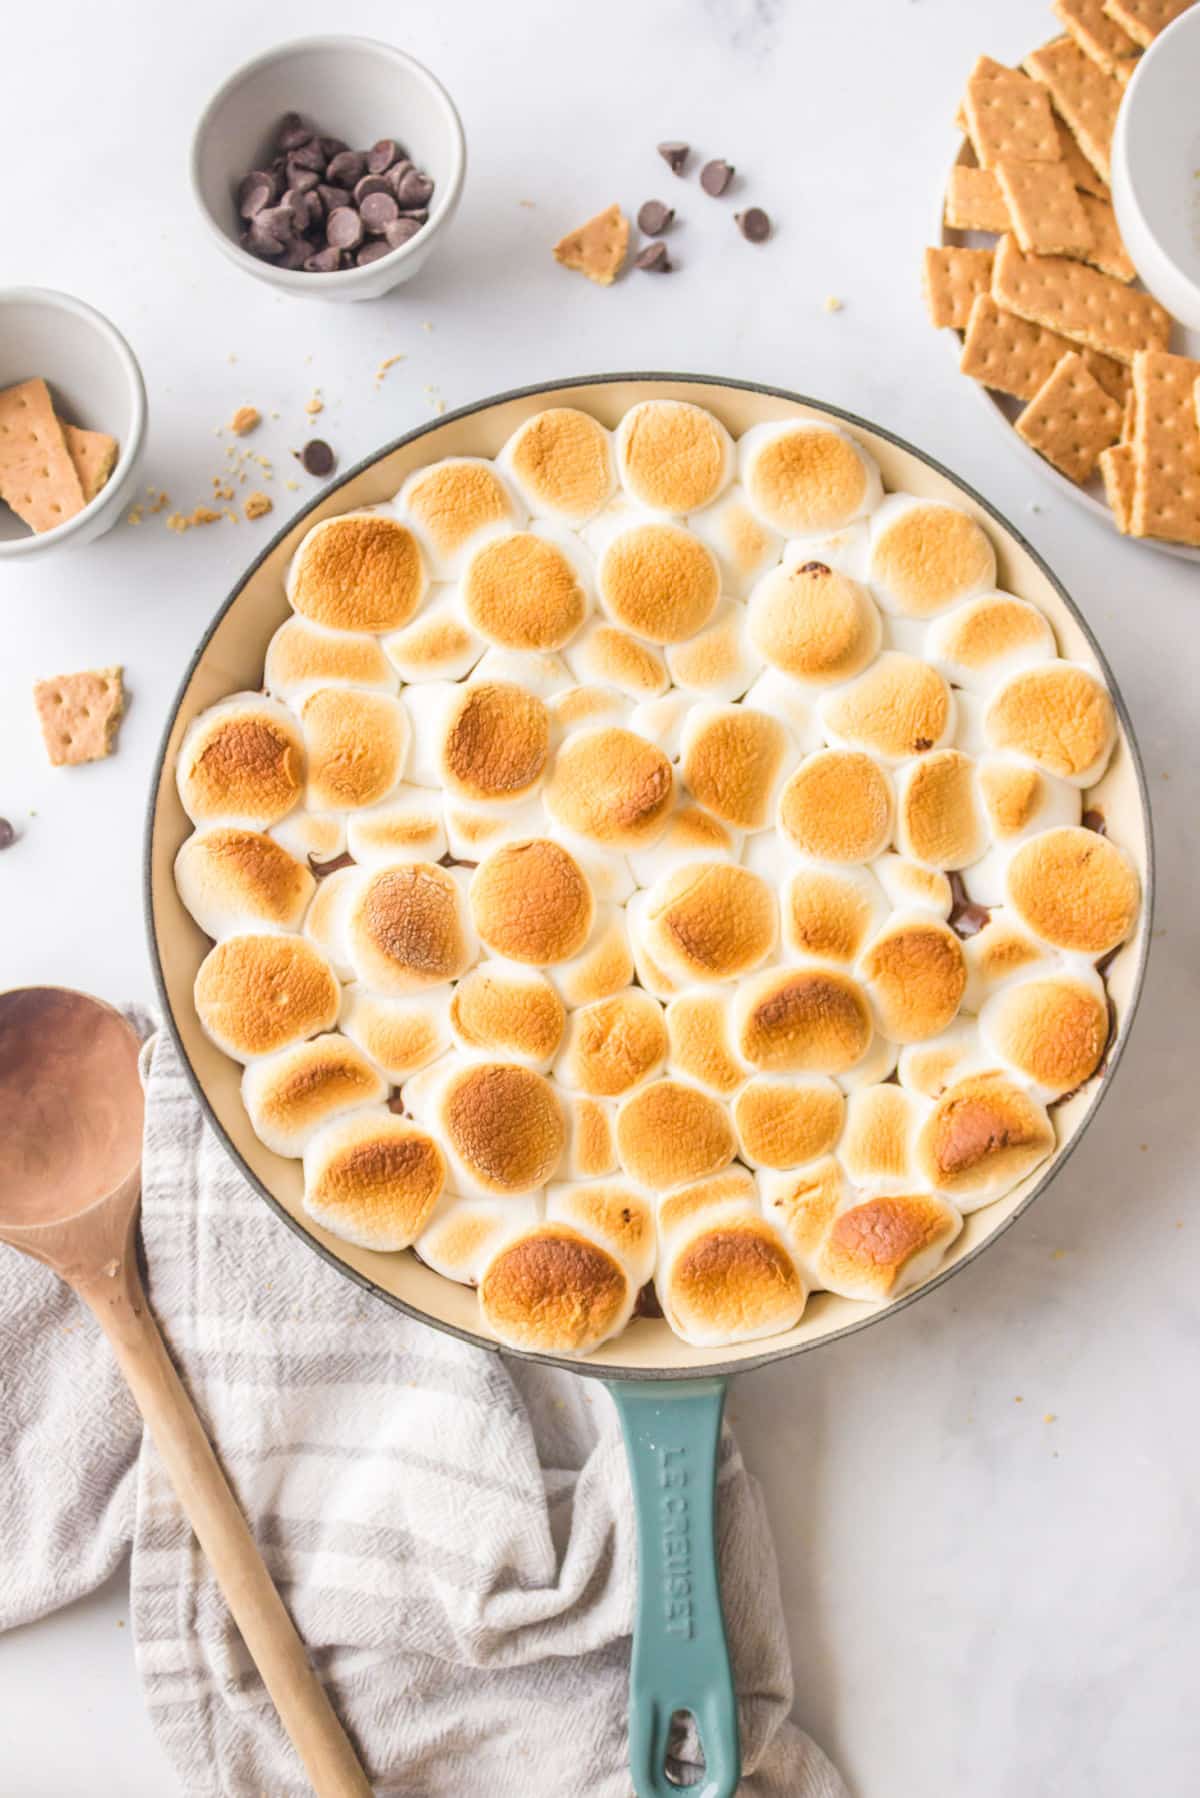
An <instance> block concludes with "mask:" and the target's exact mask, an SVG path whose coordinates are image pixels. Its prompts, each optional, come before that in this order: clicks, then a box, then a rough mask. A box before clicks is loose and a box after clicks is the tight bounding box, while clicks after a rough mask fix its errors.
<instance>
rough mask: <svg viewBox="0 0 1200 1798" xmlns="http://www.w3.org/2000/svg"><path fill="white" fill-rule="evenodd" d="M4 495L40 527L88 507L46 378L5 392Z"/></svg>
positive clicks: (0, 443)
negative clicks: (85, 506)
mask: <svg viewBox="0 0 1200 1798" xmlns="http://www.w3.org/2000/svg"><path fill="white" fill-rule="evenodd" d="M0 499H3V500H6V501H7V502H8V504H9V505H10V506H11V507H12V509H13V511H14V512H15V513H16V514H17V517H18V518H21V519H24V521H25V523H26V524H27V525H29V526H30V528H31V529H32V530H34V531H37V532H41V531H52V530H54V529H55V527H56V526H57V525H60V524H65V523H66V522H67V519H68V518H74V516H75V514H76V512H82V511H83V505H84V500H83V488H82V486H81V485H80V482H79V476H78V475H77V474H76V472H75V464H74V463H73V462H72V460H71V455H70V451H69V450H68V449H67V440H66V438H65V437H64V436H63V429H62V426H61V424H60V423H59V422H58V419H57V417H56V416H55V412H54V406H53V403H52V402H51V399H50V391H49V389H48V388H47V386H46V383H45V382H44V381H42V380H33V381H22V382H21V383H20V385H19V386H16V387H9V388H6V390H5V391H4V392H3V393H0Z"/></svg>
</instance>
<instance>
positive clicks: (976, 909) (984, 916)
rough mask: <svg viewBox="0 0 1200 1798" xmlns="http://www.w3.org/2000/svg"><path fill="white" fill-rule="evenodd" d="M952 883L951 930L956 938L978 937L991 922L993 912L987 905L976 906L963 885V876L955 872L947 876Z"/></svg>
mask: <svg viewBox="0 0 1200 1798" xmlns="http://www.w3.org/2000/svg"><path fill="white" fill-rule="evenodd" d="M947 879H948V880H949V882H950V920H949V922H950V928H951V930H953V931H954V933H955V935H956V936H961V937H968V936H978V935H979V932H980V931H981V930H982V929H983V927H984V925H985V924H987V923H989V922H990V921H991V916H992V914H991V912H990V911H989V910H988V908H987V906H986V905H976V903H975V901H974V900H973V899H972V898H970V897H969V895H968V893H967V889H966V887H965V886H964V885H963V878H962V875H961V874H959V873H958V872H957V871H955V872H954V873H953V874H949V875H947Z"/></svg>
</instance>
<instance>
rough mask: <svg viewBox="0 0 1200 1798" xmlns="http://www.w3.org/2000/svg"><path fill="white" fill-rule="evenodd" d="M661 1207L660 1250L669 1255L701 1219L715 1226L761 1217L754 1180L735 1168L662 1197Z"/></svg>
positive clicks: (658, 1202) (659, 1221)
mask: <svg viewBox="0 0 1200 1798" xmlns="http://www.w3.org/2000/svg"><path fill="white" fill-rule="evenodd" d="M657 1207H658V1240H659V1244H660V1249H661V1250H662V1251H663V1252H669V1251H670V1249H672V1248H673V1247H674V1246H675V1244H676V1242H677V1241H679V1240H680V1239H681V1238H682V1237H683V1236H686V1235H689V1234H690V1233H691V1232H692V1231H693V1230H694V1229H695V1227H696V1224H697V1221H698V1220H699V1219H701V1218H703V1220H704V1222H705V1223H706V1224H715V1223H718V1222H724V1221H726V1220H728V1219H729V1218H739V1217H757V1216H758V1189H757V1187H756V1186H755V1183H754V1176H753V1175H752V1174H751V1173H749V1172H748V1171H747V1169H746V1168H744V1167H739V1166H737V1165H736V1164H735V1165H734V1166H733V1167H727V1168H725V1169H724V1171H723V1172H722V1173H719V1174H710V1175H709V1177H708V1178H707V1179H706V1180H697V1181H696V1182H695V1183H694V1184H693V1185H691V1186H682V1187H679V1188H677V1189H676V1191H674V1192H668V1193H662V1194H660V1195H659V1196H658V1199H657ZM660 1258H661V1256H660Z"/></svg>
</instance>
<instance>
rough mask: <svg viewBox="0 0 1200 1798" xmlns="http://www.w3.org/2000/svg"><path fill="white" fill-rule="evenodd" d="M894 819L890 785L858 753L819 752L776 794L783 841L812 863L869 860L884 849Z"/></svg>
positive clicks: (879, 770) (875, 766)
mask: <svg viewBox="0 0 1200 1798" xmlns="http://www.w3.org/2000/svg"><path fill="white" fill-rule="evenodd" d="M893 815H894V802H893V798H892V783H891V781H890V780H889V779H888V776H887V775H886V774H885V772H884V770H883V769H882V768H881V767H880V766H879V763H878V762H876V761H873V760H872V759H871V757H870V756H869V755H866V754H864V753H863V751H862V750H854V749H822V750H818V752H817V753H816V754H815V755H810V756H809V757H808V758H807V759H806V760H805V761H803V762H801V764H800V766H799V767H798V768H797V769H796V771H795V773H794V774H792V775H791V777H790V778H789V780H788V782H787V785H786V786H785V787H784V789H783V791H782V793H781V794H780V795H779V828H780V831H781V832H782V834H783V838H784V841H785V842H787V843H788V844H790V845H791V847H792V848H793V849H797V850H799V852H800V853H801V854H802V855H809V856H812V858H813V860H814V861H823V862H840V863H851V862H869V861H872V860H873V859H874V858H875V856H877V855H878V854H879V853H880V852H881V850H883V849H884V848H886V846H887V843H888V840H889V838H890V837H891V834H892V818H893Z"/></svg>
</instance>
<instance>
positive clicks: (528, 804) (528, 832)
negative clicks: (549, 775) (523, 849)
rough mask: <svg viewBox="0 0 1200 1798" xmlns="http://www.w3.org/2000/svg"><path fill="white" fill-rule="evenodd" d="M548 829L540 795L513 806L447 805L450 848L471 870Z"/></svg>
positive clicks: (452, 800) (459, 802) (447, 834)
mask: <svg viewBox="0 0 1200 1798" xmlns="http://www.w3.org/2000/svg"><path fill="white" fill-rule="evenodd" d="M545 828H546V814H545V812H544V811H543V809H542V802H541V800H540V799H539V798H538V797H537V795H536V794H535V795H534V796H533V797H532V798H531V799H524V800H522V801H521V803H520V804H519V805H512V806H508V805H464V804H463V803H462V801H461V800H456V799H450V800H447V802H446V846H447V848H448V849H449V851H450V854H451V855H452V856H453V858H454V860H455V861H459V862H464V863H466V864H467V865H468V866H470V867H474V866H475V864H476V863H477V862H480V861H482V860H483V859H484V857H485V856H488V855H491V854H493V852H494V851H495V850H497V849H503V848H504V847H505V845H506V844H509V843H527V842H528V841H529V839H530V838H531V837H537V836H541V834H542V832H543V831H544V830H545Z"/></svg>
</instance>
